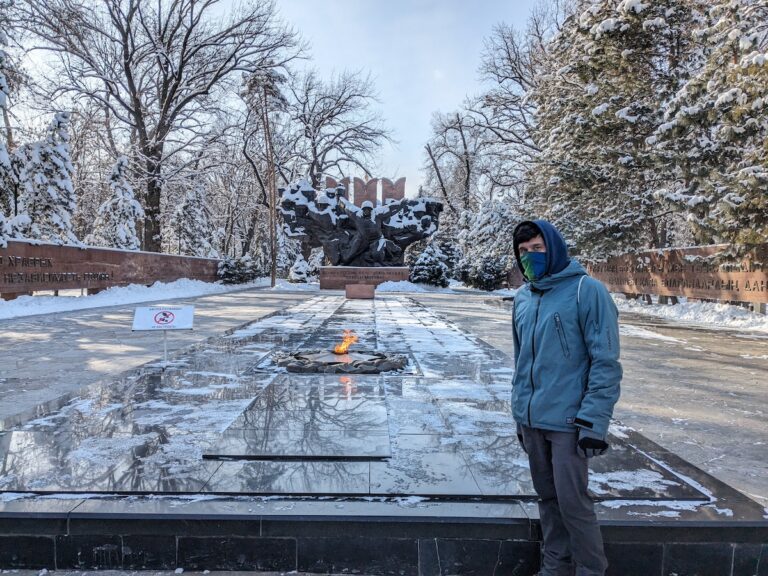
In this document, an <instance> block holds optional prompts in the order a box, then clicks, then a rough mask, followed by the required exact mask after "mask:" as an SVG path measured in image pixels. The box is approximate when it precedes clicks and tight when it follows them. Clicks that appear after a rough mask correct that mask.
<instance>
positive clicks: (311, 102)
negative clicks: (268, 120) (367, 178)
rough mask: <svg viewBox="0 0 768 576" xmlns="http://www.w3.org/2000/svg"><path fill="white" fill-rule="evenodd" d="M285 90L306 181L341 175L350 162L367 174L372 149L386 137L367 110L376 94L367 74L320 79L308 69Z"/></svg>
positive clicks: (317, 184) (376, 117) (318, 182)
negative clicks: (325, 80) (326, 175)
mask: <svg viewBox="0 0 768 576" xmlns="http://www.w3.org/2000/svg"><path fill="white" fill-rule="evenodd" d="M290 92H291V94H290V95H291V98H289V114H290V117H291V121H292V123H293V124H294V128H295V133H294V138H293V145H294V146H293V147H294V149H295V150H296V155H297V156H298V158H299V159H300V160H301V162H302V163H303V164H304V165H305V167H306V168H305V173H306V174H307V175H309V178H310V179H311V181H312V185H313V186H314V187H315V188H318V187H320V185H321V180H322V176H323V174H326V173H329V172H330V173H335V174H340V175H344V174H345V170H347V169H348V168H350V167H357V168H359V169H361V170H362V171H363V172H365V173H366V174H368V175H370V172H371V168H372V166H371V163H372V156H373V153H374V152H376V151H377V150H378V149H379V148H380V147H381V145H382V144H383V143H384V142H386V141H389V140H390V136H389V132H388V130H386V129H385V128H384V127H383V123H382V120H381V118H380V116H379V114H378V113H377V112H376V111H374V110H372V109H371V106H372V105H373V104H374V103H375V102H376V97H375V93H374V89H373V82H372V81H371V79H370V77H367V76H363V75H361V74H360V73H354V72H345V73H343V74H341V75H340V76H338V77H336V78H332V79H331V80H330V81H328V82H324V81H322V80H321V79H319V78H318V77H317V74H316V73H315V72H314V71H310V72H307V73H306V74H304V75H302V76H300V77H299V78H298V79H297V80H296V81H295V82H293V83H292V84H291V85H290Z"/></svg>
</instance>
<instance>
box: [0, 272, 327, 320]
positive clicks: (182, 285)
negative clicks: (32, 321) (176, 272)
mask: <svg viewBox="0 0 768 576" xmlns="http://www.w3.org/2000/svg"><path fill="white" fill-rule="evenodd" d="M269 284H270V281H269V278H259V279H257V280H254V281H253V282H249V283H247V284H219V283H211V282H201V281H200V280H188V279H186V278H183V279H181V280H176V281H175V282H168V283H164V282H155V283H154V284H153V285H152V286H143V285H140V284H131V285H130V286H121V287H114V288H108V289H106V290H104V291H103V292H99V293H98V294H94V295H92V296H86V295H81V294H80V291H79V290H66V291H65V290H62V291H61V292H60V293H59V296H45V295H36V296H19V297H18V298H16V299H15V300H9V301H3V300H0V320H6V319H8V318H20V317H22V316H32V315H35V314H54V313H56V312H71V311H72V310H84V309H87V308H100V307H103V306H122V305H125V304H135V303H138V302H153V301H164V302H168V301H171V300H178V299H181V298H195V297H198V296H206V295H209V294H223V293H225V292H235V291H238V290H246V289H249V288H268V287H269ZM319 289H320V285H319V284H317V283H309V284H293V283H291V282H288V281H287V280H278V281H277V282H276V284H275V287H274V288H273V290H280V291H284V290H294V291H311V290H319Z"/></svg>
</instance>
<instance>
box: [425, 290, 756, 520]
mask: <svg viewBox="0 0 768 576" xmlns="http://www.w3.org/2000/svg"><path fill="white" fill-rule="evenodd" d="M416 298H417V299H418V300H419V301H420V302H422V303H423V304H425V305H427V306H430V307H434V308H437V309H439V310H440V311H441V312H442V313H443V315H444V316H445V317H446V318H448V319H449V320H452V321H453V322H455V323H457V324H459V325H460V326H462V327H463V328H464V329H466V330H468V331H470V332H472V333H474V334H476V335H478V336H480V337H481V338H483V339H484V340H485V341H486V342H488V343H489V344H491V345H492V346H495V347H497V348H499V349H501V350H503V351H505V352H507V353H508V354H509V355H512V350H513V344H512V337H511V331H512V322H511V316H510V311H509V310H507V309H503V308H501V307H499V305H498V302H496V303H495V304H494V303H491V300H492V299H491V298H488V297H482V296H474V295H463V296H462V297H460V298H456V297H451V296H450V295H444V294H430V295H417V296H416ZM620 321H621V346H622V350H621V358H622V365H623V367H624V380H623V382H622V393H621V399H620V400H619V403H618V405H617V407H616V412H615V416H616V418H618V419H619V420H621V421H622V422H623V423H624V424H626V425H628V426H630V427H632V428H634V429H636V430H638V431H639V432H642V433H643V435H645V436H646V437H648V438H650V439H651V440H653V441H654V442H657V443H658V444H661V445H662V446H664V447H665V448H667V449H669V450H671V451H673V452H675V453H677V454H678V455H680V456H681V457H683V458H685V459H686V460H688V461H689V462H691V463H693V464H695V465H696V466H698V467H699V468H701V469H703V470H705V471H707V472H709V473H710V474H712V475H713V476H715V477H716V478H719V479H720V480H722V481H724V482H725V483H726V484H729V485H730V486H733V487H734V488H737V489H739V490H741V491H742V492H744V493H745V494H747V495H748V496H750V497H751V498H752V499H754V500H757V501H758V502H760V503H761V504H762V505H763V506H766V507H768V426H766V417H767V416H768V338H765V337H762V338H761V337H759V336H756V335H750V334H747V333H740V332H738V331H734V330H709V329H702V328H696V327H691V326H683V325H677V324H672V323H670V322H668V321H666V320H662V319H656V318H652V317H649V316H643V315H634V314H622V316H621V318H620Z"/></svg>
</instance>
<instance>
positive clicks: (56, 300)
mask: <svg viewBox="0 0 768 576" xmlns="http://www.w3.org/2000/svg"><path fill="white" fill-rule="evenodd" d="M269 283H270V282H269V278H259V279H258V280H255V281H254V282H251V283H248V284H234V285H232V284H227V285H225V284H218V283H207V282H200V281H199V280H187V279H182V280H177V281H175V282H170V283H163V282H155V283H154V284H153V285H152V286H149V287H147V286H141V285H137V284H132V285H130V286H125V287H119V288H118V287H116V288H109V289H107V290H104V291H103V292H100V293H99V294H94V295H93V296H84V295H80V294H79V291H75V290H68V291H62V292H60V295H59V296H44V295H38V296H20V297H19V298H16V299H15V300H10V301H2V300H0V320H6V319H9V318H20V317H23V316H32V315H35V314H53V313H56V312H70V311H72V310H84V309H87V308H99V307H103V306H122V305H125V304H134V303H138V302H153V301H172V300H178V299H182V298H194V297H198V296H206V295H208V294H222V293H225V292H233V291H238V290H245V289H249V288H268V287H269ZM319 289H320V285H319V284H318V283H317V282H310V283H306V284H301V283H292V282H288V281H287V280H282V279H279V280H277V282H276V284H275V287H274V288H273V290H276V291H318V290H319ZM376 291H377V292H380V293H396V292H416V293H444V294H457V295H459V294H466V293H470V292H471V293H476V294H487V295H492V296H497V297H512V296H514V295H515V292H516V291H515V290H508V289H503V290H495V291H493V292H483V291H482V290H474V289H471V288H467V287H466V286H464V285H463V284H461V283H460V282H457V281H455V280H453V281H451V283H450V285H449V287H448V288H437V287H435V286H429V285H426V284H414V283H413V282H406V281H402V282H384V283H383V284H380V285H379V286H378V287H377V288H376ZM614 301H615V302H616V305H617V306H618V308H619V311H621V312H632V313H635V314H647V315H650V316H657V317H660V318H665V319H667V320H670V321H672V322H682V323H690V324H697V325H700V326H706V327H710V328H729V329H738V330H744V331H747V332H749V333H755V332H757V333H761V334H762V333H765V334H766V335H768V315H766V314H755V313H754V312H750V311H749V310H746V309H745V308H740V307H738V306H730V305H728V304H714V303H709V302H685V301H683V302H681V303H680V304H676V305H674V306H666V305H659V304H650V305H649V304H645V303H644V302H642V301H639V300H627V299H626V298H624V297H623V296H622V295H614ZM634 335H635V336H640V337H643V336H642V335H641V334H634ZM645 337H650V336H649V335H646V336H645Z"/></svg>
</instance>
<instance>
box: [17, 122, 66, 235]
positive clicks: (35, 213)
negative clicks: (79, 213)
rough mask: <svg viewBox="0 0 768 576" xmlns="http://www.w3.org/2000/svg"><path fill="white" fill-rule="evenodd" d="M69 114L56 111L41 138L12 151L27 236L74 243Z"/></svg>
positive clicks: (20, 212) (19, 212)
mask: <svg viewBox="0 0 768 576" xmlns="http://www.w3.org/2000/svg"><path fill="white" fill-rule="evenodd" d="M68 124H69V113H68V112H58V113H57V114H56V115H55V116H54V119H53V121H52V122H51V125H50V127H49V129H48V134H47V136H46V138H45V140H43V141H40V142H34V143H32V144H26V145H24V146H21V147H19V149H18V150H16V151H15V152H14V156H15V158H14V160H15V161H16V163H17V166H18V169H17V170H18V182H19V185H20V189H21V194H20V197H19V210H18V213H17V217H18V216H22V218H23V217H24V215H26V216H27V217H28V218H29V227H28V230H27V231H26V232H27V236H28V237H30V238H35V239H39V240H52V241H57V242H72V243H78V242H79V241H78V239H77V237H76V236H75V233H74V231H73V229H72V213H73V212H74V211H75V208H76V205H77V203H76V196H75V190H74V187H73V185H72V173H73V171H74V169H73V167H72V161H71V159H70V152H69V132H68V130H67V127H68Z"/></svg>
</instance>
